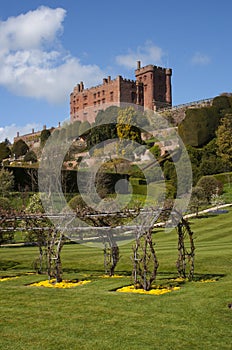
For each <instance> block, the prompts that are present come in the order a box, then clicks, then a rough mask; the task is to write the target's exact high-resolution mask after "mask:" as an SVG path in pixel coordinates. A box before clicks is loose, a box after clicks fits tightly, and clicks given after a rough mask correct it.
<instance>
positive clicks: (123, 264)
mask: <svg viewBox="0 0 232 350" xmlns="http://www.w3.org/2000/svg"><path fill="white" fill-rule="evenodd" d="M231 213H232V212H231V211H230V212H229V213H228V214H222V215H219V216H215V217H208V218H200V219H191V223H192V229H193V231H194V233H195V244H196V278H202V277H203V276H204V278H211V277H214V278H217V279H218V280H217V281H216V282H212V283H200V282H196V281H195V282H188V283H185V284H183V285H181V289H180V290H179V291H175V292H172V293H168V294H164V295H161V296H150V295H134V294H129V293H128V294H127V293H116V292H112V290H114V289H115V288H118V287H121V286H123V285H127V284H130V277H129V276H130V272H131V260H130V254H131V248H130V244H128V245H126V246H123V247H122V248H121V251H120V252H121V260H120V263H119V265H118V268H117V273H118V274H122V275H124V277H123V278H111V279H109V278H108V279H103V278H100V275H102V274H103V256H102V252H101V251H100V250H98V249H96V248H89V247H87V246H79V245H66V246H65V247H64V250H63V256H62V258H63V266H64V278H88V279H89V278H90V279H92V282H91V283H90V284H87V285H85V286H82V287H77V288H75V289H61V290H60V289H59V290H58V289H50V288H36V287H28V286H26V285H27V284H29V283H32V282H35V281H38V280H41V279H44V278H45V276H38V275H25V273H26V272H28V271H31V270H32V269H31V262H32V260H33V258H34V257H35V255H36V254H37V251H36V249H35V248H33V247H29V248H1V251H0V253H1V256H0V268H1V271H0V274H1V275H2V276H9V275H12V276H13V275H19V274H22V275H21V276H20V277H19V278H17V279H12V280H9V281H5V282H0V299H1V318H0V329H1V337H0V349H4V350H13V349H14V350H15V349H17V350H25V349H30V350H41V349H44V350H50V349H62V350H69V349H70V350H71V349H87V350H92V349H96V350H98V349H99V350H100V349H101V350H104V349H110V350H118V349H126V350H130V349H131V350H132V349H133V350H140V349H143V350H154V349H155V350H162V349H165V350H168V349H170V350H171V349H175V350H178V349H197V350H205V349H211V348H213V349H232V345H231V322H232V310H230V309H228V307H227V304H228V303H229V302H232V232H231V225H232V220H231ZM155 238H156V239H155V240H156V249H157V254H158V259H159V263H160V267H159V271H158V272H159V277H158V280H157V283H158V284H167V282H168V281H169V279H170V278H173V277H174V276H176V270H175V260H176V256H177V251H176V246H177V237H176V233H175V231H172V232H163V231H159V232H157V233H156V237H155ZM23 273H24V275H23Z"/></svg>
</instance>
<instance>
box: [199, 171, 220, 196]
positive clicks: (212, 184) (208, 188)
mask: <svg viewBox="0 0 232 350" xmlns="http://www.w3.org/2000/svg"><path fill="white" fill-rule="evenodd" d="M197 186H198V187H202V188H203V190H204V192H205V197H206V199H207V201H208V203H210V200H211V197H212V195H213V194H218V195H220V194H222V191H223V184H222V183H221V182H220V181H218V180H217V179H216V178H215V177H214V176H204V177H202V178H201V179H200V180H199V181H198V183H197Z"/></svg>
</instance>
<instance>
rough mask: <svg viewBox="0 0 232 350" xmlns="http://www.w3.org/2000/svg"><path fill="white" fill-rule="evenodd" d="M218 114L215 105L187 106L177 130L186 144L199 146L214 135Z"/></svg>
mask: <svg viewBox="0 0 232 350" xmlns="http://www.w3.org/2000/svg"><path fill="white" fill-rule="evenodd" d="M218 121H219V115H218V111H217V109H216V108H215V107H204V108H189V109H187V111H186V117H185V119H184V120H183V121H182V122H181V123H180V124H179V126H178V132H179V135H180V137H181V138H182V140H183V142H184V143H185V144H186V145H190V146H194V147H199V146H203V145H205V144H206V143H207V142H209V141H210V140H211V139H212V138H214V137H215V131H216V129H217V127H218Z"/></svg>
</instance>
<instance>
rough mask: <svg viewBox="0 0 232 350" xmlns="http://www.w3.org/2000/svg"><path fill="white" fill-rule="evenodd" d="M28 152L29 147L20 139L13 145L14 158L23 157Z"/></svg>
mask: <svg viewBox="0 0 232 350" xmlns="http://www.w3.org/2000/svg"><path fill="white" fill-rule="evenodd" d="M28 150H29V147H28V145H27V144H26V142H25V141H23V140H22V139H20V140H18V141H16V142H15V143H14V144H13V148H12V153H13V154H14V155H15V157H16V158H18V157H21V156H24V155H25V154H26V153H27V152H28Z"/></svg>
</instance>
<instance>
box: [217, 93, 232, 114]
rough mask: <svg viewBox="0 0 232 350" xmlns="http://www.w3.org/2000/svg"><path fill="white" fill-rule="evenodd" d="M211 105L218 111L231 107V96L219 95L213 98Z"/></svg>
mask: <svg viewBox="0 0 232 350" xmlns="http://www.w3.org/2000/svg"><path fill="white" fill-rule="evenodd" d="M213 106H214V107H216V108H217V109H218V110H219V111H221V110H223V109H228V108H231V107H232V96H228V95H221V96H217V97H215V98H214V99H213Z"/></svg>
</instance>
